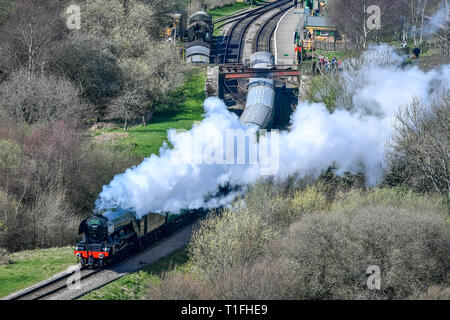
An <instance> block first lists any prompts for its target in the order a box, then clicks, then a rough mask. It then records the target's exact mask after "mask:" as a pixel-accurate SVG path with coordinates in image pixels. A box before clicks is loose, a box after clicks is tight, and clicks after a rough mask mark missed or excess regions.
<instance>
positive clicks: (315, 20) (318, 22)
mask: <svg viewBox="0 0 450 320" xmlns="http://www.w3.org/2000/svg"><path fill="white" fill-rule="evenodd" d="M304 30H305V31H306V30H307V31H309V32H310V34H311V35H312V36H311V39H305V42H304V47H305V49H307V50H310V49H311V48H312V45H313V41H323V42H334V41H342V35H341V34H340V33H339V31H338V30H337V29H336V27H334V26H333V25H332V24H331V23H330V22H329V20H327V19H326V18H323V17H306V19H305V25H304Z"/></svg>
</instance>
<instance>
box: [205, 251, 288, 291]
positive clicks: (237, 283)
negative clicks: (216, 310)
mask: <svg viewBox="0 0 450 320" xmlns="http://www.w3.org/2000/svg"><path fill="white" fill-rule="evenodd" d="M294 283H295V274H294V272H293V271H292V269H291V267H290V265H289V264H288V263H287V261H286V259H283V258H281V259H271V258H263V259H262V260H260V261H257V262H256V263H253V264H240V265H235V266H232V267H230V268H228V269H226V270H225V271H224V272H223V273H221V274H218V275H217V278H216V280H215V282H214V286H213V288H211V291H212V293H213V296H214V299H224V300H278V299H281V300H282V299H292V297H293V296H294V292H295V291H294V290H295V288H294V286H293V284H294Z"/></svg>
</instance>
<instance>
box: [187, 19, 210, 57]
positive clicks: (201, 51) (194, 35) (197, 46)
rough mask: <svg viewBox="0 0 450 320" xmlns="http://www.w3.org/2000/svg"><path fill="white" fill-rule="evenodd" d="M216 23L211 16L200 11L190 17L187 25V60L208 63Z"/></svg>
mask: <svg viewBox="0 0 450 320" xmlns="http://www.w3.org/2000/svg"><path fill="white" fill-rule="evenodd" d="M213 31H214V25H213V21H212V18H211V16H210V15H209V14H208V13H207V12H205V11H198V12H196V13H194V14H193V15H192V16H191V17H190V18H189V25H188V27H187V39H188V44H187V45H186V61H187V62H190V63H195V64H205V63H206V64H207V63H209V62H210V61H209V60H210V52H211V41H212V36H213Z"/></svg>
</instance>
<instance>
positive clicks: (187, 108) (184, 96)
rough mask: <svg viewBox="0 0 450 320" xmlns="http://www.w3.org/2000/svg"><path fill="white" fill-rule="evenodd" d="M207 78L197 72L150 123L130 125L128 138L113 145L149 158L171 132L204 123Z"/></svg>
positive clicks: (120, 137) (118, 139)
mask: <svg viewBox="0 0 450 320" xmlns="http://www.w3.org/2000/svg"><path fill="white" fill-rule="evenodd" d="M204 86H205V76H204V72H203V71H202V70H196V72H195V73H193V74H192V75H191V76H190V78H189V79H188V80H187V81H186V84H185V85H183V86H182V87H181V88H180V89H178V90H176V91H174V92H172V93H171V94H170V95H169V102H168V103H167V104H166V105H162V106H161V107H159V108H158V111H156V112H155V114H154V116H153V118H152V119H151V121H150V123H149V124H147V125H146V126H145V127H144V126H143V125H136V126H130V127H129V128H128V131H127V132H126V134H125V136H119V137H118V138H116V139H113V140H112V141H111V142H108V143H112V144H113V145H114V146H115V147H117V148H118V149H127V150H132V151H133V152H136V153H137V154H139V155H141V156H143V157H148V156H150V155H151V154H153V153H154V154H158V153H159V148H160V147H161V146H162V144H163V142H164V141H167V130H169V129H187V130H188V129H190V128H192V125H193V123H194V122H195V121H201V120H202V114H203V101H204V99H205V97H206V96H205V92H204ZM105 133H106V134H111V133H116V134H118V135H119V134H123V133H124V131H123V128H120V127H119V128H116V129H101V130H98V131H96V132H95V135H97V136H99V135H101V134H105Z"/></svg>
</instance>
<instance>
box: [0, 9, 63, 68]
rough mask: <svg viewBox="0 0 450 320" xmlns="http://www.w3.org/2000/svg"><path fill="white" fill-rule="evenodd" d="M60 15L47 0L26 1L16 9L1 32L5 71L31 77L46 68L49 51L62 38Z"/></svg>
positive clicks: (0, 47) (1, 50) (1, 53)
mask: <svg viewBox="0 0 450 320" xmlns="http://www.w3.org/2000/svg"><path fill="white" fill-rule="evenodd" d="M63 30H64V28H63V22H62V20H61V17H60V16H59V11H58V9H56V8H55V7H53V6H51V5H49V3H48V1H45V0H24V1H21V2H19V3H18V4H17V5H16V8H15V9H14V11H13V13H12V14H11V16H10V18H9V20H8V21H7V22H6V23H5V25H3V26H2V28H1V32H0V57H1V59H2V60H4V62H5V63H4V67H5V66H6V67H8V68H9V70H10V71H11V70H13V69H15V68H17V67H19V68H21V69H23V70H26V71H27V73H28V76H29V77H31V75H32V74H33V73H35V72H36V71H37V70H39V68H42V69H43V68H44V64H45V50H46V49H47V47H48V45H49V44H50V43H52V42H53V41H55V40H57V39H59V38H61V36H62V34H63Z"/></svg>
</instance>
